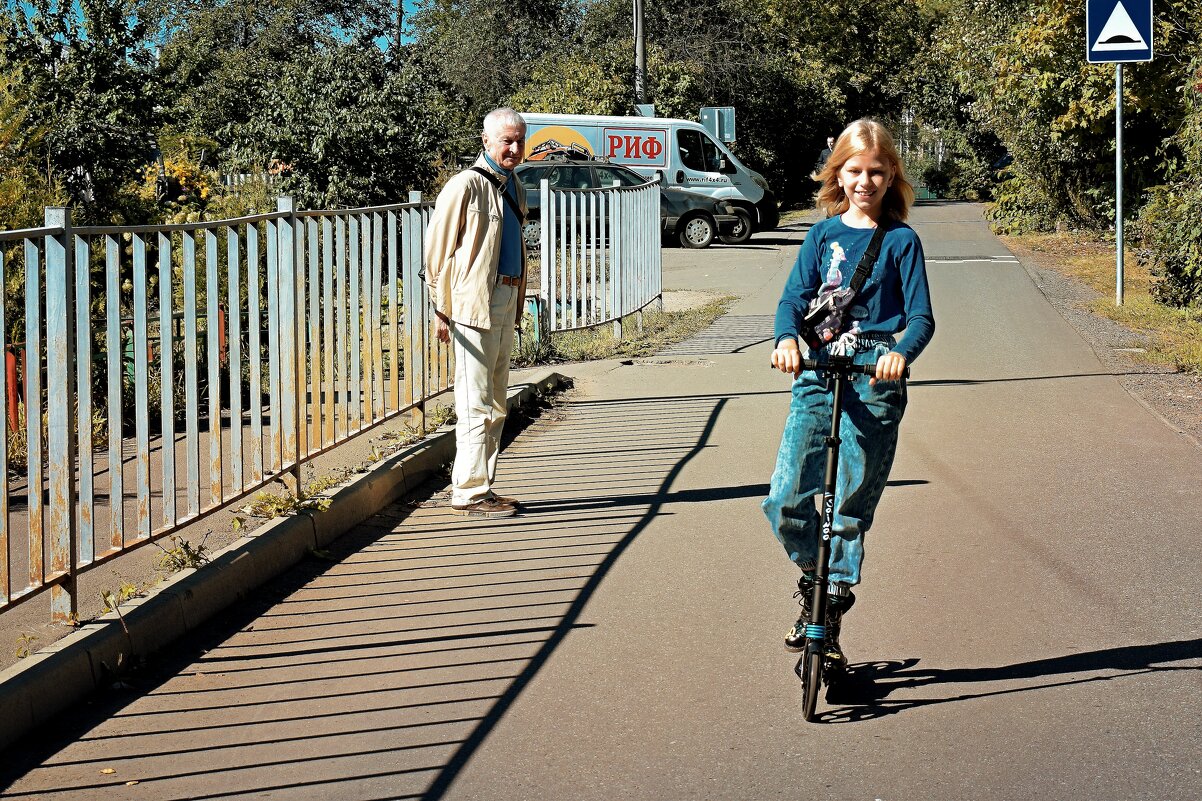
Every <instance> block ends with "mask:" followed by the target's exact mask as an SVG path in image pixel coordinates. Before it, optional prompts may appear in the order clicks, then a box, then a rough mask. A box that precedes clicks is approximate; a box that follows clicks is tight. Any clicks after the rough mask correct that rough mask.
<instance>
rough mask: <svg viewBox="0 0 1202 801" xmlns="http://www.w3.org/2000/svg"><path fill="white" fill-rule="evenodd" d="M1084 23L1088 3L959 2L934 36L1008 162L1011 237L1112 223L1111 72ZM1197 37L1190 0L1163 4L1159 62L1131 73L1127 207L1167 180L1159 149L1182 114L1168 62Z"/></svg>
mask: <svg viewBox="0 0 1202 801" xmlns="http://www.w3.org/2000/svg"><path fill="white" fill-rule="evenodd" d="M1084 24H1085V10H1084V5H1083V4H1081V3H1079V2H1070V0H956V2H954V3H953V5H952V6H951V8H950V10H949V11H948V12H947V15H946V17H944V19H943V21H942V23H941V25H940V28H939V32H938V34H937V35H936V41H935V47H936V50H937V55H938V57H939V58H940V59H942V60H943V62H944V63H945V64H946V65H947V67H948V73H949V75H950V77H951V79H952V81H953V82H954V84H955V86H956V91H957V93H958V94H961V95H963V96H964V97H965V98H966V99H967V103H968V105H969V106H970V108H971V114H972V116H973V117H974V120H975V122H976V124H977V125H979V126H980V127H981V128H983V129H985V130H988V131H990V132H992V133H993V134H994V135H996V136H997V138H998V139H999V140H1000V141H1001V143H1002V144H1003V145H1004V146H1005V147H1006V149H1007V150H1008V151H1009V152H1010V154H1011V155H1012V156H1013V158H1014V163H1013V164H1012V165H1011V167H1010V168H1008V171H1007V180H1005V181H1004V182H1003V183H1002V184H1001V185H1000V186H999V187H998V191H997V200H998V203H997V206H996V208H995V210H994V213H995V215H996V219H997V222H998V224H999V225H1000V226H1001V227H1003V228H1006V229H1008V230H1030V229H1044V230H1046V229H1050V228H1053V227H1056V226H1058V225H1069V226H1084V227H1092V228H1104V227H1106V226H1107V225H1108V224H1109V221H1110V220H1112V219H1113V208H1114V207H1113V197H1112V195H1113V189H1112V187H1113V185H1114V166H1113V165H1114V157H1113V153H1114V124H1113V120H1114V111H1115V95H1114V68H1113V67H1112V66H1109V65H1091V64H1087V63H1086V62H1085V58H1084V52H1083V51H1084V42H1085V31H1084ZM1199 35H1202V30H1200V29H1199V24H1198V20H1197V10H1196V3H1195V2H1194V0H1169V2H1167V3H1165V4H1163V5H1161V6H1158V15H1157V30H1156V32H1155V38H1156V41H1157V42H1158V44H1157V47H1158V50H1159V52H1160V53H1161V55H1160V56H1158V57H1157V59H1156V60H1155V61H1153V62H1151V63H1148V64H1136V65H1129V66H1128V67H1127V68H1126V83H1125V87H1124V89H1125V91H1124V101H1123V102H1124V122H1125V130H1126V134H1127V136H1128V137H1129V141H1130V142H1133V143H1140V144H1141V145H1142V146H1136V147H1132V148H1129V149H1128V150H1127V152H1126V153H1125V154H1124V172H1125V187H1126V188H1127V190H1128V191H1129V192H1130V194H1129V196H1128V197H1127V198H1125V199H1126V200H1128V201H1130V202H1129V203H1128V204H1127V205H1128V207H1129V208H1130V207H1131V206H1133V205H1134V201H1135V200H1136V199H1138V198H1139V197H1140V194H1141V193H1142V192H1143V191H1144V190H1145V189H1146V188H1147V187H1149V186H1152V185H1155V184H1157V183H1159V182H1160V180H1162V176H1163V174H1164V165H1165V161H1164V158H1165V156H1166V155H1168V154H1167V153H1166V152H1165V151H1162V150H1161V145H1162V143H1164V142H1165V140H1166V138H1168V137H1169V136H1170V135H1171V133H1172V132H1173V131H1174V130H1175V129H1176V127H1177V126H1178V124H1179V123H1180V121H1181V119H1182V113H1183V108H1182V105H1181V101H1180V94H1179V92H1178V90H1177V87H1178V85H1179V84H1180V80H1181V75H1182V72H1183V69H1184V64H1183V63H1182V62H1181V60H1180V59H1179V58H1176V57H1174V56H1173V55H1171V54H1174V53H1181V52H1184V51H1185V48H1186V46H1187V45H1188V43H1189V42H1190V41H1196V40H1197V38H1198V36H1199ZM1166 54H1168V55H1166ZM1171 148H1172V145H1170V149H1171Z"/></svg>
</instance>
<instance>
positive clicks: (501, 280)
mask: <svg viewBox="0 0 1202 801" xmlns="http://www.w3.org/2000/svg"><path fill="white" fill-rule="evenodd" d="M497 283H498V284H505V285H506V286H521V285H522V276H520V275H503V274H502V273H497Z"/></svg>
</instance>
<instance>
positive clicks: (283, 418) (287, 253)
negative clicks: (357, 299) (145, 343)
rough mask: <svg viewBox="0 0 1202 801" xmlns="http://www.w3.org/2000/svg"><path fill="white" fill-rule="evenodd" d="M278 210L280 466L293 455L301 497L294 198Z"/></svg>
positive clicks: (282, 201) (280, 204)
mask: <svg viewBox="0 0 1202 801" xmlns="http://www.w3.org/2000/svg"><path fill="white" fill-rule="evenodd" d="M276 211H282V212H286V213H287V215H288V216H286V217H282V218H280V221H279V234H278V239H277V245H276V248H277V251H276V253H277V258H278V259H279V286H278V287H272V288H269V289H268V291H269V292H271V291H274V292H276V293H278V296H279V310H280V316H279V343H280V356H279V358H280V434H281V446H282V447H281V451H282V453H281V454H280V456H281V460H282V463H281V465H280V468H281V469H284V468H285V467H286V466H287V464H288V457H289V456H291V457H292V459H293V464H292V470H291V471H290V472H291V474H292V479H293V486H292V487H290V489H291V490H292V491H293V493H295V495H296V496H297V497H298V498H299V497H300V495H301V492H302V491H303V487H302V485H301V464H300V426H301V423H300V392H301V386H300V384H301V382H300V380H299V376H298V375H297V369H296V368H297V355H298V353H299V352H300V348H299V347H298V343H297V337H296V331H297V326H298V325H299V324H300V321H299V320H298V318H297V315H298V311H299V310H298V309H297V304H296V292H297V287H296V272H297V271H296V233H295V232H296V217H295V216H293V214H292V211H293V205H292V198H291V197H288V196H287V195H280V196H279V197H278V198H277V199H276Z"/></svg>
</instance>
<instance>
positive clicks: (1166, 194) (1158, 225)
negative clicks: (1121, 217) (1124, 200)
mask: <svg viewBox="0 0 1202 801" xmlns="http://www.w3.org/2000/svg"><path fill="white" fill-rule="evenodd" d="M1182 94H1183V95H1184V97H1185V103H1186V116H1185V120H1184V122H1183V124H1182V126H1181V128H1180V129H1179V131H1178V132H1177V135H1176V136H1175V137H1174V138H1173V144H1175V145H1176V146H1177V147H1178V148H1179V149H1180V152H1181V158H1180V159H1179V160H1177V162H1176V163H1175V165H1174V169H1173V171H1172V173H1171V176H1170V177H1171V179H1172V180H1171V182H1170V183H1168V184H1166V185H1164V186H1158V187H1155V188H1154V189H1152V190H1151V191H1150V192H1149V193H1148V200H1147V202H1146V203H1145V205H1144V207H1143V209H1142V210H1141V212H1140V215H1139V218H1138V220H1137V221H1136V224H1135V226H1134V234H1135V239H1136V241H1137V242H1138V243H1139V245H1140V249H1139V251H1138V256H1139V259H1140V262H1141V263H1143V264H1146V265H1147V266H1148V268H1149V269H1150V270H1151V271H1152V274H1153V275H1155V276H1156V278H1157V282H1156V285H1155V287H1154V288H1153V292H1154V293H1155V296H1156V299H1157V300H1159V301H1160V302H1161V303H1165V304H1168V305H1170V306H1179V307H1184V306H1190V305H1202V187H1199V185H1198V183H1197V175H1198V174H1199V173H1200V172H1202V58H1198V59H1196V60H1195V61H1194V63H1193V65H1192V66H1191V69H1190V71H1189V73H1188V77H1187V79H1186V83H1185V86H1183V87H1182Z"/></svg>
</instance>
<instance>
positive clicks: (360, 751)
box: [0, 204, 1202, 801]
mask: <svg viewBox="0 0 1202 801" xmlns="http://www.w3.org/2000/svg"><path fill="white" fill-rule="evenodd" d="M913 223H914V225H915V227H916V228H917V229H918V231H919V233H920V235H921V236H922V239H923V242H924V244H925V247H926V252H927V256H928V270H929V273H930V277H931V281H932V291H933V294H934V306H935V314H936V320H937V331H936V335H935V339H934V341H933V343H932V344H931V346H930V347H929V348H928V350H927V352H926V353H925V354H923V356H922V358H921V359H919V360H918V361H917V362H916V364H915V365H914V369H913V377H912V380H911V384H910V388H911V392H910V406H909V410H908V411H907V415H906V420H905V422H904V424H903V431H902V441H901V444H900V448H899V454H898V458H897V461H896V463H895V466H894V470H893V474H892V477H891V481H890V486H889V488H888V489H887V491H886V493H885V496H884V499H883V501H882V504H881V506H880V508H879V510H878V514H877V522H876V525H875V527H874V528H873V530H872V531H871V532H870V533H869V535H868V536H869V539H868V548H867V560H866V564H865V579H864V583H863V584H862V585H861V587H860V588H859V590H858V594H859V601H858V603H857V604H856V607H855V609H854V610H853V611H852V612H851V613H849V615H848V616H847V618H846V620H845V623H844V637H843V642H844V645H845V648H846V650H847V652H848V655H849V658H850V660H851V663H852V665H853V670H854V673H853V678H852V681H851V682H850V684H849V686H848V687H847V688H846V689H845V691H844V692H842V693H841V694H840V695H839V696H836V697H828V698H826V699H823V700H822V701H820V707H819V708H820V710H821V711H822V713H823V716H822V720H821V721H820V722H818V723H814V724H807V723H805V722H803V721H802V720H801V714H800V692H799V691H800V684H799V682H798V681H797V679H796V677H795V676H794V675H793V672H792V667H793V663H794V661H795V657H794V656H793V655H791V654H788V653H787V652H785V651H784V649H783V647H782V645H781V637H782V636H783V633H784V631H785V629H786V628H787V627H788V625H789V624H790V623H791V622H792V620H793V618H794V616H795V615H796V612H797V606H796V603H795V602H794V601H793V599H792V598H791V597H790V596H791V594H792V590H793V586H792V584H793V582H794V581H795V579H796V575H795V571H794V569H793V568H792V566H791V565H790V564H789V563H788V562H787V561H786V559H785V558H784V555H783V553H782V552H781V549H780V547H779V546H778V545H777V543H776V542H775V540H774V539H773V538H772V536H771V534H770V533H769V531H768V530H767V527H766V524H765V522H764V520H763V518H762V515H761V514H760V512H759V509H758V504H759V501H760V500H761V498H762V497H763V495H764V492H765V490H766V485H767V481H768V478H769V475H770V472H771V468H772V463H773V460H774V456H775V449H776V445H777V440H778V438H779V435H780V430H781V428H782V425H783V421H784V414H785V409H786V407H787V403H788V382H787V379H785V378H783V377H782V376H780V375H779V374H777V373H773V372H771V371H770V370H769V369H768V368H767V364H768V354H769V352H770V349H771V341H770V337H771V316H772V313H773V311H774V308H775V304H776V299H777V295H778V293H779V290H780V287H781V285H782V284H783V281H784V277H785V272H786V271H787V269H788V267H789V266H790V264H791V262H792V258H793V256H794V254H795V251H796V246H797V244H798V243H799V242H800V239H801V236H802V230H803V229H804V226H795V227H794V228H793V229H792V230H781V231H777V232H774V233H771V234H761V235H757V236H756V237H755V238H753V239H752V240H751V242H750V243H749V244H748V245H747V246H744V247H739V248H717V247H716V248H711V249H710V250H707V251H701V252H692V251H682V250H672V251H669V252H667V253H666V254H665V275H664V285H665V287H666V288H668V289H673V288H679V289H709V290H715V291H724V292H730V293H733V294H736V295H739V296H740V298H741V299H740V300H739V301H738V302H737V303H736V305H735V306H734V308H733V309H732V311H731V313H730V314H729V315H728V316H727V317H726V318H724V319H722V320H720V321H719V322H718V323H717V324H716V325H715V326H714V327H713V328H712V329H711V330H710V331H708V332H706V333H704V334H703V335H701V336H700V337H698V338H697V339H696V340H694V341H692V342H688V343H683V344H682V345H680V346H678V347H676V348H674V349H673V350H671V351H669V352H668V353H665V354H662V355H660V356H658V357H656V358H653V359H647V360H641V361H638V362H635V363H633V364H617V363H606V364H593V365H587V366H583V367H579V368H576V372H577V373H578V375H579V380H578V387H577V389H576V390H575V391H574V392H573V393H572V394H571V395H570V396H569V397H567V398H565V399H564V400H563V402H562V403H560V404H559V405H557V406H556V407H555V408H553V409H551V410H549V411H548V412H547V413H545V414H544V415H543V416H542V417H540V418H539V419H538V420H536V421H534V422H533V423H532V424H531V425H529V426H528V427H527V428H526V429H525V430H524V431H523V432H522V433H521V434H520V435H519V436H518V437H517V439H516V440H515V441H514V442H513V443H512V445H511V446H510V447H509V448H508V449H507V450H506V452H505V453H504V455H503V457H502V463H501V468H500V478H501V483H502V486H501V488H500V491H502V492H503V493H505V494H512V495H517V496H519V497H520V498H521V499H522V500H523V501H524V502H525V504H526V507H527V510H526V512H525V513H524V514H523V515H522V516H520V517H518V518H515V519H512V520H508V521H496V522H493V523H481V522H479V521H466V520H465V519H463V518H459V517H455V516H453V515H451V514H449V513H448V510H447V509H446V500H445V497H444V496H443V495H442V494H435V495H434V496H433V497H432V498H431V499H430V500H429V501H428V502H426V503H424V504H423V505H421V506H420V507H419V508H410V507H407V506H398V507H395V508H392V509H387V510H383V511H382V512H381V514H380V515H378V516H377V517H376V518H375V519H374V520H373V521H369V524H367V525H365V526H363V527H361V529H360V530H358V531H357V532H355V533H354V534H352V535H350V536H349V537H348V538H347V540H346V541H345V542H344V543H342V544H340V546H339V548H338V549H336V550H335V552H334V553H332V554H331V555H330V557H329V559H332V560H333V561H326V560H313V563H312V564H309V565H307V566H305V568H303V569H302V570H300V571H297V572H294V573H293V574H292V575H291V576H290V577H289V578H288V579H286V580H285V581H282V582H279V583H277V584H276V585H274V586H273V587H272V588H269V589H268V590H267V591H266V592H264V593H261V594H260V596H259V599H258V601H257V602H256V603H254V604H251V605H248V607H247V608H246V609H245V610H244V611H243V612H242V613H241V614H239V615H236V616H230V617H227V618H225V619H224V620H223V621H221V622H220V623H219V624H217V625H214V626H212V627H210V629H209V630H208V631H207V632H206V633H205V634H204V635H203V636H202V637H199V638H198V640H197V641H196V642H193V643H188V644H186V647H185V648H182V649H180V650H178V651H177V652H175V653H174V654H172V655H170V656H168V657H166V658H165V659H164V660H163V661H162V662H161V663H160V664H158V665H156V666H155V667H154V669H152V670H150V671H147V672H146V673H145V674H143V675H139V676H135V677H132V679H131V682H132V683H133V685H134V687H133V689H132V690H124V691H117V692H114V693H113V694H112V696H111V697H106V698H102V699H97V701H96V702H95V703H94V704H93V705H92V706H91V707H90V708H89V709H86V710H80V711H79V713H78V714H77V715H73V716H72V717H71V718H70V719H69V720H65V721H64V722H63V724H62V726H60V727H59V728H58V730H57V731H56V732H55V733H54V734H53V735H52V736H50V737H48V738H43V739H41V740H36V741H31V742H30V743H28V744H27V746H26V747H25V748H23V749H20V750H19V751H16V752H14V753H13V754H11V755H5V761H6V763H7V766H6V767H5V768H0V779H4V780H11V781H12V782H13V783H12V784H11V785H10V786H8V789H7V790H6V791H5V792H3V793H0V798H27V797H32V796H33V795H34V794H37V793H42V794H49V795H42V796H41V797H53V798H56V799H58V798H62V799H76V798H79V799H85V798H99V797H103V798H105V799H125V798H128V799H141V798H153V799H155V801H165V799H185V798H272V799H302V798H313V799H325V798H338V799H340V801H343V800H345V801H351V800H352V799H358V800H359V801H368V800H369V799H394V798H426V799H433V798H456V799H568V798H571V799H718V798H721V799H767V798H780V799H796V798H816V799H823V798H831V799H835V798H838V799H869V800H870V801H871V800H872V799H882V801H900V800H902V799H949V800H952V799H1032V798H1040V799H1064V800H1066V801H1067V800H1070V799H1072V800H1075V799H1082V801H1084V800H1085V799H1089V801H1106V800H1108V799H1115V800H1116V801H1117V800H1118V799H1174V800H1176V799H1180V801H1188V800H1189V799H1197V798H1199V797H1202V773H1200V772H1199V771H1200V770H1202V761H1200V759H1199V753H1200V752H1202V715H1200V713H1202V703H1200V699H1202V624H1200V622H1199V621H1200V616H1199V601H1198V599H1199V597H1202V571H1200V570H1199V564H1202V538H1200V537H1199V536H1198V535H1199V534H1200V533H1202V524H1200V523H1199V521H1200V520H1202V493H1199V491H1198V487H1199V486H1202V459H1200V458H1199V457H1200V456H1202V453H1200V452H1199V449H1198V447H1197V445H1196V444H1194V443H1193V441H1192V440H1189V439H1187V438H1185V437H1182V436H1180V435H1179V434H1177V433H1175V432H1174V431H1173V430H1172V429H1170V428H1169V427H1167V426H1166V425H1165V424H1164V423H1163V422H1162V421H1161V420H1160V419H1159V418H1157V417H1156V416H1154V415H1153V414H1151V413H1149V412H1148V411H1147V410H1146V409H1145V407H1144V406H1142V405H1141V404H1139V403H1138V402H1137V401H1135V400H1134V399H1133V398H1132V397H1130V396H1129V395H1128V394H1127V393H1126V392H1125V391H1124V390H1123V389H1122V387H1121V386H1120V385H1119V383H1118V380H1117V379H1116V377H1115V376H1114V375H1111V374H1108V371H1107V369H1106V368H1104V367H1103V366H1102V364H1101V362H1100V361H1099V360H1098V358H1097V356H1096V355H1095V354H1094V352H1093V351H1092V350H1091V349H1090V347H1089V346H1087V345H1086V344H1085V342H1084V341H1083V340H1082V339H1081V338H1080V337H1079V336H1078V335H1077V334H1076V332H1075V331H1074V330H1073V329H1072V328H1071V327H1069V326H1068V324H1067V323H1065V322H1064V320H1063V319H1062V318H1061V317H1060V316H1059V314H1058V313H1057V312H1056V311H1055V310H1054V309H1053V308H1052V307H1051V306H1050V305H1049V304H1048V303H1047V302H1046V301H1045V299H1044V298H1043V296H1042V295H1041V294H1040V292H1039V291H1038V289H1037V288H1036V287H1035V285H1034V284H1033V282H1032V281H1031V279H1030V278H1029V276H1028V274H1027V272H1026V271H1025V270H1024V269H1023V267H1022V266H1021V265H1020V264H1019V263H1018V262H1017V260H1015V259H1014V258H1013V257H1012V256H1011V255H1010V254H1009V253H1008V252H1007V251H1006V250H1005V248H1003V247H1002V245H1001V244H1000V243H999V242H998V241H997V240H996V239H995V238H994V237H992V236H991V235H990V234H989V232H988V229H987V227H986V226H985V224H984V222H983V221H982V219H981V214H980V210H979V209H978V208H977V207H975V206H971V205H955V204H950V205H942V204H928V205H923V206H920V207H919V208H918V209H917V210H916V211H915V214H914V220H913ZM106 769H107V770H111V771H113V772H111V773H101V770H106ZM128 782H135V784H128ZM0 786H3V785H2V784H0Z"/></svg>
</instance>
